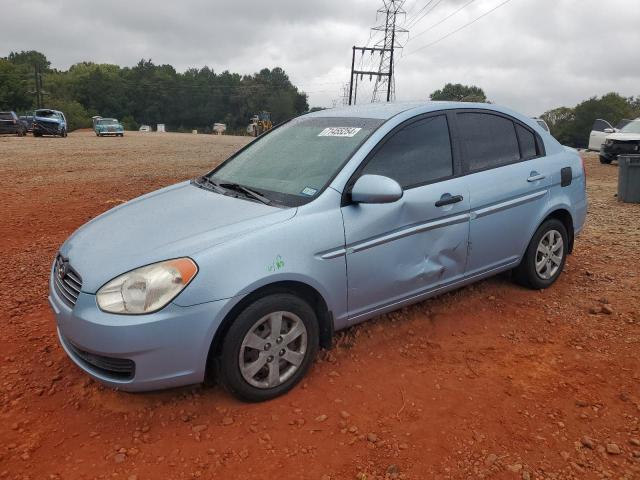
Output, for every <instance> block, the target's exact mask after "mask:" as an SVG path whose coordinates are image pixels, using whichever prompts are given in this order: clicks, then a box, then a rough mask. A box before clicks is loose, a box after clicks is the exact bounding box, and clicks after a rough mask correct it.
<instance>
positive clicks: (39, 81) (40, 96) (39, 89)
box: [29, 63, 46, 108]
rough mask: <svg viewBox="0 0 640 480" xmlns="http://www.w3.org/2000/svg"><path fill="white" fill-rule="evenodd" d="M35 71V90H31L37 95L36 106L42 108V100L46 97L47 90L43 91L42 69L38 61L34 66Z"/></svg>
mask: <svg viewBox="0 0 640 480" xmlns="http://www.w3.org/2000/svg"><path fill="white" fill-rule="evenodd" d="M33 72H34V79H33V80H34V83H35V87H36V89H35V91H34V92H29V93H33V94H35V96H36V108H42V100H43V98H44V95H46V94H45V92H43V91H42V69H41V67H40V65H38V64H37V63H36V64H35V65H34V66H33Z"/></svg>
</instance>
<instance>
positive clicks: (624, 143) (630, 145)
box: [600, 118, 640, 163]
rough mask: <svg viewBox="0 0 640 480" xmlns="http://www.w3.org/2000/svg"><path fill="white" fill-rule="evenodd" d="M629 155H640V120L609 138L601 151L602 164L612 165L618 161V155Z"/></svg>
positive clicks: (630, 123)
mask: <svg viewBox="0 0 640 480" xmlns="http://www.w3.org/2000/svg"><path fill="white" fill-rule="evenodd" d="M629 153H632V154H640V118H637V119H636V120H633V121H629V123H627V124H626V125H625V126H624V127H622V128H621V129H620V130H619V131H618V132H617V133H612V134H610V135H608V136H607V139H606V140H605V142H604V144H603V145H602V149H601V150H600V163H611V162H612V161H614V160H618V155H621V154H629Z"/></svg>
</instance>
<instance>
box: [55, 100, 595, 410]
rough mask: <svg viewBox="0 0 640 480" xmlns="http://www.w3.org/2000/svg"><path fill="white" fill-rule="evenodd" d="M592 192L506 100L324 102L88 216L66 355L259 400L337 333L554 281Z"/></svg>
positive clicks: (108, 374)
mask: <svg viewBox="0 0 640 480" xmlns="http://www.w3.org/2000/svg"><path fill="white" fill-rule="evenodd" d="M586 209H587V201H586V194H585V173H584V167H583V164H582V162H581V159H580V157H579V155H578V154H577V153H576V151H575V150H572V149H569V148H566V147H563V146H562V145H560V144H559V143H558V142H557V141H556V140H555V139H554V138H553V137H551V135H549V133H548V132H546V131H544V130H543V129H542V128H541V127H540V126H539V125H538V124H537V123H536V122H535V120H531V119H529V118H527V117H525V116H523V115H520V114H518V113H515V112H513V111H511V110H508V109H506V108H501V107H497V106H495V105H488V104H469V103H438V102H427V103H425V102H423V103H387V104H371V105H366V106H358V107H349V108H342V109H333V110H324V111H320V112H315V113H312V114H308V115H304V116H301V117H298V118H295V119H293V120H290V121H289V122H286V123H284V124H282V125H281V126H279V127H277V128H275V129H273V130H271V131H270V132H268V133H266V134H264V135H262V136H260V137H258V138H257V139H256V140H255V141H253V142H252V143H250V144H249V145H247V146H246V147H245V148H243V149H242V150H240V151H239V152H237V153H236V154H235V155H233V156H232V157H231V158H229V159H228V160H227V161H226V162H224V163H223V164H222V165H220V166H219V167H217V168H216V169H214V170H213V171H212V172H210V173H208V174H206V175H203V176H202V177H199V178H196V179H194V180H192V181H186V182H182V183H179V184H176V185H172V186H169V187H166V188H164V189H161V190H158V191H156V192H152V193H149V194H147V195H144V196H142V197H140V198H137V199H134V200H132V201H130V202H128V203H126V204H124V205H121V206H119V207H116V208H114V209H113V210H110V211H108V212H106V213H104V214H103V215H101V216H99V217H97V218H95V219H94V220H92V221H90V222H89V223H87V224H86V225H84V226H83V227H81V228H80V229H79V230H78V231H76V232H75V233H74V234H73V235H72V236H71V237H69V239H68V240H67V241H66V242H65V243H64V244H63V245H62V247H61V248H60V251H59V254H58V256H57V258H56V259H55V261H54V263H53V268H52V270H51V278H50V296H49V302H50V304H51V306H52V308H53V310H54V312H55V316H56V320H57V326H58V334H59V338H60V342H61V343H62V346H63V347H64V349H65V350H66V352H67V353H68V354H69V356H70V358H71V359H72V360H73V361H74V362H75V363H76V364H77V365H78V366H79V367H80V368H82V369H83V370H84V371H86V372H87V373H88V374H89V375H91V376H92V377H94V378H96V379H98V380H100V381H102V382H104V383H105V384H107V385H110V386H112V387H115V388H118V389H122V390H127V391H139V390H149V389H160V388H167V387H175V386H179V385H185V384H192V383H198V382H202V381H203V380H204V379H205V378H206V376H207V375H214V376H215V377H216V378H217V379H218V380H219V381H221V382H222V384H223V385H224V386H226V387H227V389H228V390H229V391H231V392H232V393H233V394H235V395H236V396H238V397H239V398H241V399H245V400H249V401H260V400H266V399H270V398H273V397H276V396H278V395H281V394H283V393H284V392H286V391H288V390H289V389H291V388H292V387H293V386H294V385H295V384H296V383H297V382H298V381H299V380H300V379H301V378H302V377H303V375H304V374H305V372H306V371H307V370H308V369H309V366H310V365H311V363H312V362H313V360H314V357H315V355H316V352H317V350H318V348H319V347H325V348H328V347H330V345H331V339H332V335H333V333H334V332H335V331H337V330H340V329H343V328H346V327H349V326H351V325H354V324H356V323H359V322H362V321H364V320H366V319H368V318H371V317H374V316H376V315H380V314H382V313H385V312H389V311H391V310H394V309H397V308H400V307H403V306H405V305H409V304H412V303H415V302H419V301H421V300H424V299H426V298H428V297H431V296H433V295H437V294H439V293H442V292H446V291H448V290H452V289H454V288H458V287H460V286H462V285H465V284H468V283H471V282H474V281H477V280H480V279H482V278H486V277H488V276H491V275H495V274H497V273H499V272H503V271H506V270H512V271H513V273H514V278H515V279H516V280H517V281H518V282H520V283H521V284H523V285H526V286H528V287H531V288H535V289H541V288H546V287H549V286H550V285H552V284H553V283H554V282H555V281H556V280H557V278H558V277H559V275H560V273H561V271H562V269H563V266H564V264H565V259H566V256H567V255H568V254H569V253H571V251H572V248H573V244H574V238H575V237H576V235H577V234H578V233H579V232H580V230H581V229H582V228H583V225H584V221H585V215H586Z"/></svg>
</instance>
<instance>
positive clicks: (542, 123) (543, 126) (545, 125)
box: [533, 117, 551, 132]
mask: <svg viewBox="0 0 640 480" xmlns="http://www.w3.org/2000/svg"><path fill="white" fill-rule="evenodd" d="M533 119H534V120H535V121H536V123H537V124H538V125H540V126H541V127H542V128H544V129H545V131H547V132H550V131H551V130H549V125H547V122H545V121H544V120H543V119H542V118H538V117H533Z"/></svg>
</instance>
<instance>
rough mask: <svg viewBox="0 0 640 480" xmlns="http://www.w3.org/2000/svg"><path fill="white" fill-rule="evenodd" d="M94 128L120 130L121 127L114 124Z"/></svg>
mask: <svg viewBox="0 0 640 480" xmlns="http://www.w3.org/2000/svg"><path fill="white" fill-rule="evenodd" d="M96 128H97V129H98V130H102V129H108V128H115V129H122V125H120V124H119V123H114V124H112V125H96Z"/></svg>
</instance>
